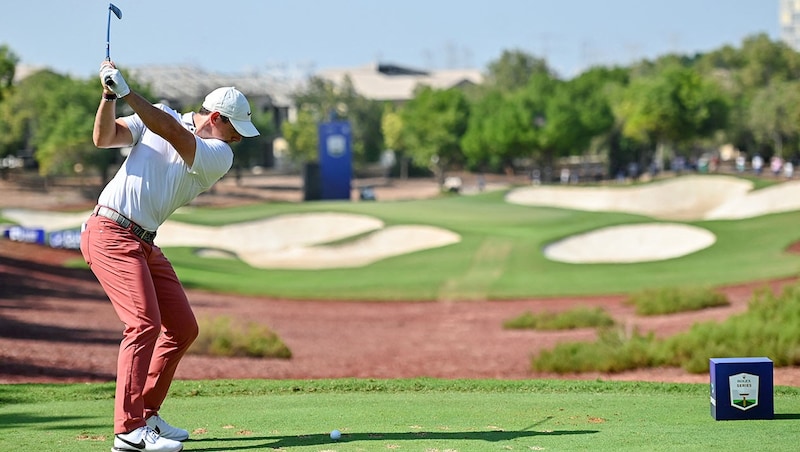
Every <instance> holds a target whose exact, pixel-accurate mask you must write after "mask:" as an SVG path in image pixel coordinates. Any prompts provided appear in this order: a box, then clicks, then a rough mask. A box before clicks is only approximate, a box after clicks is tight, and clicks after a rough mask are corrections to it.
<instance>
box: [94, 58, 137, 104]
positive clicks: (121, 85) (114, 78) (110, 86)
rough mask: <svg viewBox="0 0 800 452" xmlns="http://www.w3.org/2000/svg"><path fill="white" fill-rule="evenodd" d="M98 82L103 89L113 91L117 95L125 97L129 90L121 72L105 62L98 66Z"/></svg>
mask: <svg viewBox="0 0 800 452" xmlns="http://www.w3.org/2000/svg"><path fill="white" fill-rule="evenodd" d="M109 81H110V82H109ZM100 82H101V83H102V84H103V86H105V89H107V90H109V91H111V92H113V93H114V94H116V95H117V97H125V96H127V95H128V94H130V92H131V89H130V88H128V83H127V82H126V81H125V78H124V77H122V73H121V72H120V71H119V70H118V69H116V68H114V67H113V66H111V65H110V64H108V63H106V62H104V63H103V64H102V65H101V66H100Z"/></svg>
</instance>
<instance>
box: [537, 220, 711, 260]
mask: <svg viewBox="0 0 800 452" xmlns="http://www.w3.org/2000/svg"><path fill="white" fill-rule="evenodd" d="M715 241H716V237H715V236H714V234H712V233H711V232H709V231H707V230H705V229H702V228H698V227H694V226H689V225H685V224H672V223H651V224H637V225H626V226H612V227H608V228H602V229H598V230H595V231H592V232H587V233H585V234H579V235H574V236H572V237H569V238H567V239H564V240H561V241H558V242H555V243H553V244H551V245H548V246H547V247H545V249H544V254H545V256H547V258H548V259H551V260H555V261H560V262H569V263H592V264H597V263H633V262H648V261H657V260H664V259H672V258H675V257H681V256H685V255H687V254H691V253H694V252H696V251H699V250H701V249H703V248H708V247H709V246H711V245H713V244H714V242H715Z"/></svg>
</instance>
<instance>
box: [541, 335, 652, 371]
mask: <svg viewBox="0 0 800 452" xmlns="http://www.w3.org/2000/svg"><path fill="white" fill-rule="evenodd" d="M659 356H660V355H659V350H658V344H657V342H656V340H655V336H654V335H653V334H652V333H649V334H647V335H642V334H640V333H639V332H638V331H637V330H633V331H631V332H630V333H626V332H625V331H624V329H622V328H605V329H603V330H601V331H600V334H599V337H598V339H597V341H596V342H593V343H585V342H583V343H582V342H569V343H562V344H558V345H556V346H555V347H554V348H553V349H551V350H545V351H543V352H541V353H540V354H539V355H538V356H536V357H534V358H533V360H532V362H531V364H532V368H533V369H534V370H537V371H542V372H555V373H569V372H591V371H596V372H622V371H625V370H631V369H637V368H640V367H653V366H657V365H660V364H661V362H662V360H661V358H660V357H659Z"/></svg>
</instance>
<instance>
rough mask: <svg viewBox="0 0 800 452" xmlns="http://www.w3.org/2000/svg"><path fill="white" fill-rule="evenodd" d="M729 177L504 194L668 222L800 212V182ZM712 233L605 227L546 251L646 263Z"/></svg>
mask: <svg viewBox="0 0 800 452" xmlns="http://www.w3.org/2000/svg"><path fill="white" fill-rule="evenodd" d="M752 189H753V184H752V183H751V182H749V181H746V180H742V179H737V178H734V177H727V176H684V177H679V178H675V179H669V180H665V181H662V182H656V183H653V184H648V185H641V186H634V187H569V186H567V187H563V186H536V187H523V188H519V189H515V190H513V191H511V192H509V194H508V195H507V196H506V200H507V201H508V202H510V203H514V204H523V205H530V206H548V207H560V208H567V209H576V210H587V211H593V212H600V211H605V212H626V213H633V214H639V215H646V216H650V217H653V218H659V219H669V220H685V221H695V220H734V219H743V218H752V217H756V216H760V215H766V214H770V213H778V212H790V211H794V210H800V181H791V182H786V183H782V184H779V185H775V186H772V187H769V188H765V189H762V190H758V191H755V192H754V191H752ZM714 241H715V239H714V236H713V234H711V233H710V232H708V231H705V230H703V229H700V228H695V227H690V226H685V225H675V224H669V225H666V224H665V225H656V224H653V225H631V226H624V227H616V228H606V229H601V230H598V231H594V232H590V233H587V234H581V235H577V236H574V237H570V238H568V239H565V240H562V241H560V242H558V243H554V244H552V245H550V246H548V247H547V249H546V250H545V254H546V255H547V257H549V258H550V259H553V260H558V261H563V262H572V263H578V262H582V263H600V262H620V263H622V262H645V261H653V260H661V259H670V258H674V257H679V256H684V255H686V254H690V253H693V252H695V251H698V250H701V249H703V248H706V247H708V246H711V245H712V244H713V243H714Z"/></svg>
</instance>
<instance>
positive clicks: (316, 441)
mask: <svg viewBox="0 0 800 452" xmlns="http://www.w3.org/2000/svg"><path fill="white" fill-rule="evenodd" d="M593 433H599V431H598V430H554V431H547V432H535V431H525V430H519V431H501V430H497V431H495V430H488V431H478V432H408V433H348V434H343V435H342V438H341V439H340V440H338V441H334V440H332V439H331V438H330V437H329V436H328V435H295V436H261V437H241V438H203V439H190V440H188V441H186V443H185V444H187V445H191V450H193V451H198V452H199V451H205V452H213V451H236V450H266V449H282V448H284V447H300V446H319V445H325V444H341V443H355V442H360V441H420V440H444V441H485V442H500V441H510V440H514V439H518V438H530V437H534V436H564V435H588V434H593ZM203 442H215V443H224V444H225V445H224V446H212V447H202V445H201V444H200V443H203ZM234 443H239V444H234ZM197 446H200V447H197Z"/></svg>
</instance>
